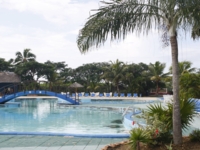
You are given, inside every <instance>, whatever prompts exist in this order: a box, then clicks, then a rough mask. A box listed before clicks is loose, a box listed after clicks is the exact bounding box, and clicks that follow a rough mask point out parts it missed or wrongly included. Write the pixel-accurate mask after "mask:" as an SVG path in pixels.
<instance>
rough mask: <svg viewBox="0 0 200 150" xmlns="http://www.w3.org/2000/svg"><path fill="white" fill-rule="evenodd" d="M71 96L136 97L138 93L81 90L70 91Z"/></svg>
mask: <svg viewBox="0 0 200 150" xmlns="http://www.w3.org/2000/svg"><path fill="white" fill-rule="evenodd" d="M61 94H63V95H66V94H67V95H69V96H70V94H69V93H64V92H61ZM71 96H72V97H75V96H78V97H89V96H90V97H138V94H137V93H133V94H132V93H127V94H126V95H125V93H120V94H118V93H112V92H110V93H100V92H96V93H94V92H91V93H85V92H81V93H76V94H75V93H72V94H71Z"/></svg>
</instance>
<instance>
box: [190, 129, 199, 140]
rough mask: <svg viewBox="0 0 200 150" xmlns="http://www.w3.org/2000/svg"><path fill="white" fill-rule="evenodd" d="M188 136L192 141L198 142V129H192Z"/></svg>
mask: <svg viewBox="0 0 200 150" xmlns="http://www.w3.org/2000/svg"><path fill="white" fill-rule="evenodd" d="M189 138H190V140H191V141H193V142H200V129H196V130H193V131H192V133H190V135H189Z"/></svg>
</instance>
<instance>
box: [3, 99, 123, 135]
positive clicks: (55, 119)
mask: <svg viewBox="0 0 200 150" xmlns="http://www.w3.org/2000/svg"><path fill="white" fill-rule="evenodd" d="M18 102H19V101H18ZM20 102H21V107H18V108H9V107H1V108H0V120H1V121H0V126H1V128H0V132H52V133H87V134H95V133H101V134H103V133H106V134H108V133H124V131H125V128H124V126H123V124H122V123H121V120H122V114H121V113H120V112H117V111H112V110H91V109H88V108H85V109H79V108H78V107H74V108H70V107H69V108H68V107H58V106H57V100H41V99H37V100H20Z"/></svg>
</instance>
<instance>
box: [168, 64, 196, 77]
mask: <svg viewBox="0 0 200 150" xmlns="http://www.w3.org/2000/svg"><path fill="white" fill-rule="evenodd" d="M178 66H179V74H180V75H182V74H184V73H193V72H195V71H196V68H192V63H191V62H190V61H182V62H179V63H178ZM169 70H170V72H171V73H172V66H171V67H170V69H169Z"/></svg>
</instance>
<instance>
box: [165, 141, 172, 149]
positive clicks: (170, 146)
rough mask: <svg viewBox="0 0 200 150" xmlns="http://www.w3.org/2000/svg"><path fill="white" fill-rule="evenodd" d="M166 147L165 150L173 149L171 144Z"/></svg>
mask: <svg viewBox="0 0 200 150" xmlns="http://www.w3.org/2000/svg"><path fill="white" fill-rule="evenodd" d="M165 146H166V148H167V149H168V150H172V149H173V148H172V143H170V145H165Z"/></svg>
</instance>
